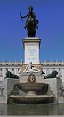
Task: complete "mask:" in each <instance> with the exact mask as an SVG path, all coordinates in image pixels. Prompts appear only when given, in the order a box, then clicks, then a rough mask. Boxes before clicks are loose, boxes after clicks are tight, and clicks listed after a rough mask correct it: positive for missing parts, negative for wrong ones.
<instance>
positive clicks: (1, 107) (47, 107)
mask: <svg viewBox="0 0 64 117" xmlns="http://www.w3.org/2000/svg"><path fill="white" fill-rule="evenodd" d="M0 115H64V104H8V105H7V104H0Z"/></svg>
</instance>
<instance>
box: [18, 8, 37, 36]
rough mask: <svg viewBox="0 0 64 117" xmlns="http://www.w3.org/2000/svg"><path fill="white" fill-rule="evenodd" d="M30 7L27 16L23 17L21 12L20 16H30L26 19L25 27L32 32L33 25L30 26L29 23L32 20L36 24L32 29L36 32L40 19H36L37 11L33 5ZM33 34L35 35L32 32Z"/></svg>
mask: <svg viewBox="0 0 64 117" xmlns="http://www.w3.org/2000/svg"><path fill="white" fill-rule="evenodd" d="M28 9H29V13H28V14H27V15H26V16H24V17H22V16H21V13H20V16H21V19H22V18H26V17H28V18H27V21H26V25H25V27H24V28H25V29H26V28H27V30H30V32H31V30H32V29H31V26H29V23H31V22H32V23H33V25H34V26H33V27H34V28H33V27H32V28H33V30H32V31H33V32H34V31H35V33H36V28H38V26H37V25H38V20H36V15H35V13H34V12H33V7H32V6H30V7H29V8H28ZM33 32H32V33H33ZM28 36H30V35H28ZM32 36H35V35H34V34H32Z"/></svg>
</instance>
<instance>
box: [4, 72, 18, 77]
mask: <svg viewBox="0 0 64 117" xmlns="http://www.w3.org/2000/svg"><path fill="white" fill-rule="evenodd" d="M5 78H14V79H19V77H18V76H17V75H15V74H12V73H11V72H10V71H7V72H6V77H5Z"/></svg>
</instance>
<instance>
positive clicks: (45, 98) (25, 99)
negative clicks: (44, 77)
mask: <svg viewBox="0 0 64 117" xmlns="http://www.w3.org/2000/svg"><path fill="white" fill-rule="evenodd" d="M10 98H11V99H12V100H13V101H14V103H20V104H21V103H22V104H39V103H43V104H45V103H53V102H54V98H55V97H54V96H53V95H38V96H37V95H35V96H32V95H31V96H19V95H16V96H15V95H10Z"/></svg>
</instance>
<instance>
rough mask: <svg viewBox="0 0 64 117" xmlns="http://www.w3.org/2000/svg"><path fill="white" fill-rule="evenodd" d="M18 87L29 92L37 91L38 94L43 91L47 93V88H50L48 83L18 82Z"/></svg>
mask: <svg viewBox="0 0 64 117" xmlns="http://www.w3.org/2000/svg"><path fill="white" fill-rule="evenodd" d="M16 85H17V87H18V88H19V89H20V90H22V91H24V92H26V93H28V92H31V91H32V92H35V93H36V94H38V93H41V94H42V93H43V94H46V92H47V90H48V84H46V83H36V82H34V83H28V82H27V83H19V84H16Z"/></svg>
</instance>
